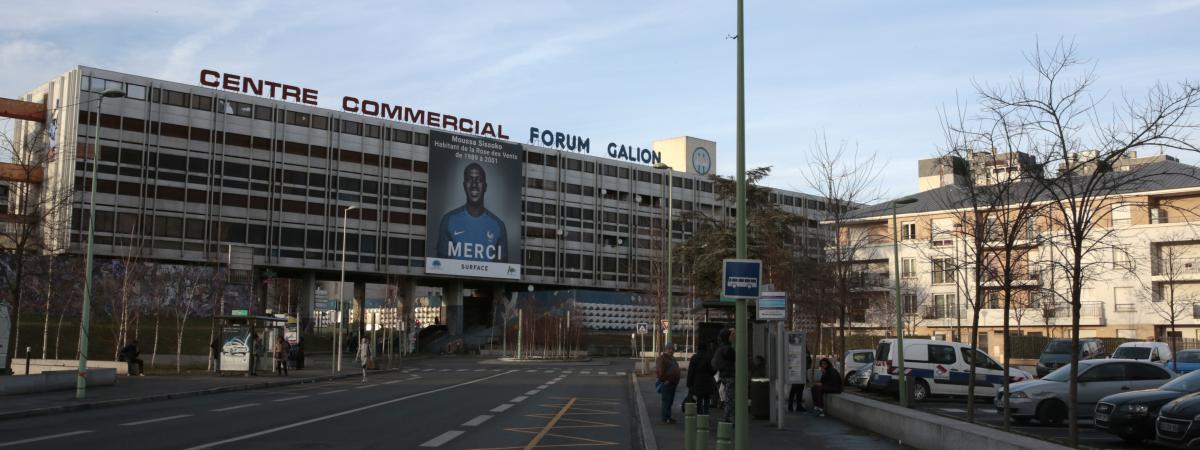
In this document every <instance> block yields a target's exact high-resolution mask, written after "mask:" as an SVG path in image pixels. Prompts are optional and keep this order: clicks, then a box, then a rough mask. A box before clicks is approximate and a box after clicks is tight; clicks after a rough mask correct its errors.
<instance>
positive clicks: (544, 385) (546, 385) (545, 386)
mask: <svg viewBox="0 0 1200 450" xmlns="http://www.w3.org/2000/svg"><path fill="white" fill-rule="evenodd" d="M548 387H550V385H549V384H543V385H541V386H538V389H545V388H548Z"/></svg>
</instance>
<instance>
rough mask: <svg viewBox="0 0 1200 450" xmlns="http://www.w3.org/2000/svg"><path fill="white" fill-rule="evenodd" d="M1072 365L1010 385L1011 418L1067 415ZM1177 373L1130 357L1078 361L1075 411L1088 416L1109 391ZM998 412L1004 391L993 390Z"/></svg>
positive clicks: (1155, 383) (1149, 384) (1148, 385)
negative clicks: (1036, 378) (1035, 378)
mask: <svg viewBox="0 0 1200 450" xmlns="http://www.w3.org/2000/svg"><path fill="white" fill-rule="evenodd" d="M1070 376H1071V365H1070V364H1067V365H1065V366H1062V367H1060V368H1059V369H1057V370H1055V371H1053V372H1050V374H1048V375H1046V376H1044V377H1042V379H1040V380H1030V381H1022V382H1019V383H1014V384H1012V385H1010V386H1009V390H1010V391H1011V392H1012V394H1011V395H1010V396H1009V408H1010V410H1011V412H1012V417H1013V420H1014V421H1016V422H1017V423H1027V422H1029V420H1030V419H1034V418H1036V419H1037V420H1038V422H1041V423H1042V424H1045V425H1058V424H1061V423H1063V422H1064V421H1065V420H1066V419H1067V398H1068V390H1069V389H1070V383H1068V382H1067V381H1068V379H1069V378H1070ZM1176 376H1177V375H1176V374H1175V373H1174V372H1171V371H1170V370H1167V369H1166V368H1164V367H1163V366H1161V365H1158V364H1154V363H1149V362H1144V361H1135V360H1130V359H1090V360H1087V361H1080V362H1079V381H1078V383H1077V385H1078V393H1077V395H1078V397H1077V400H1078V405H1079V410H1078V415H1079V417H1081V418H1082V417H1091V415H1092V413H1093V412H1094V411H1095V409H1096V402H1099V401H1100V399H1102V398H1104V397H1107V396H1109V395H1112V394H1118V393H1121V392H1127V391H1137V390H1142V389H1154V388H1157V387H1159V386H1162V385H1163V383H1166V382H1168V381H1170V380H1171V379H1172V378H1175V377H1176ZM994 404H995V406H996V410H997V412H1002V411H1003V410H1004V392H1003V391H999V392H997V393H996V397H995V400H994Z"/></svg>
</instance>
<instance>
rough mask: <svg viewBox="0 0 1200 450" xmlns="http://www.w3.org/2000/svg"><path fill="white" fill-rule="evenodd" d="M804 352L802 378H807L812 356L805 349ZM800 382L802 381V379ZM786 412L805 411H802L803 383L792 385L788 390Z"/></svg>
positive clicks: (803, 410)
mask: <svg viewBox="0 0 1200 450" xmlns="http://www.w3.org/2000/svg"><path fill="white" fill-rule="evenodd" d="M805 350H806V351H805V352H804V377H805V378H808V368H809V367H812V354H811V353H808V351H807V349H805ZM801 381H803V378H802V379H801ZM788 411H798V412H805V411H807V410H806V409H804V383H792V388H791V389H790V390H788Z"/></svg>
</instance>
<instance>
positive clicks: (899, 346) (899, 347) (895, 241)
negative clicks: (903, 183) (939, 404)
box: [892, 197, 917, 408]
mask: <svg viewBox="0 0 1200 450" xmlns="http://www.w3.org/2000/svg"><path fill="white" fill-rule="evenodd" d="M916 202H917V199H915V198H912V197H905V198H902V199H899V200H896V201H893V202H892V259H893V260H894V261H895V265H896V283H895V285H896V359H898V360H900V363H899V365H898V366H897V369H899V372H898V373H897V378H898V379H899V380H900V382H899V383H900V384H899V388H900V407H901V408H907V407H908V389H907V387H908V386H907V384H908V381H907V380H906V379H905V374H904V301H903V300H902V299H901V297H900V236H899V235H898V233H897V229H898V224H897V223H896V207H898V206H900V205H909V204H913V203H916Z"/></svg>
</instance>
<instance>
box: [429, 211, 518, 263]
mask: <svg viewBox="0 0 1200 450" xmlns="http://www.w3.org/2000/svg"><path fill="white" fill-rule="evenodd" d="M437 257H438V258H450V259H462V260H467V261H490V262H508V232H507V231H505V229H504V222H501V221H500V218H499V217H496V215H495V214H492V213H491V211H487V210H484V212H483V214H480V215H479V217H475V216H472V215H471V213H470V212H468V211H467V207H466V206H461V207H459V208H457V209H455V210H453V211H450V212H448V213H446V215H444V216H442V223H441V225H440V226H438V242H437Z"/></svg>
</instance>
